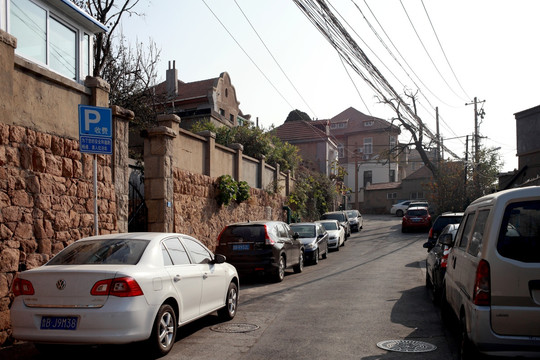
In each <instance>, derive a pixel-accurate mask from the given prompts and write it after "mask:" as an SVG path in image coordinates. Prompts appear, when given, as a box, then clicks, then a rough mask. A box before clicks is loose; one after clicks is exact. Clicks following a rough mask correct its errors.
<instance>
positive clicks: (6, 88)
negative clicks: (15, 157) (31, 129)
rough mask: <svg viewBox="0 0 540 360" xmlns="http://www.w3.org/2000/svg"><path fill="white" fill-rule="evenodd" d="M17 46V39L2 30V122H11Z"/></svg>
mask: <svg viewBox="0 0 540 360" xmlns="http://www.w3.org/2000/svg"><path fill="white" fill-rule="evenodd" d="M15 48H17V39H16V38H15V37H13V36H12V35H10V34H8V33H7V32H5V31H2V30H0V84H2V91H0V122H3V123H9V122H10V120H11V116H12V103H13V69H14V63H15ZM0 143H1V141H0Z"/></svg>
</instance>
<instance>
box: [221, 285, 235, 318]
mask: <svg viewBox="0 0 540 360" xmlns="http://www.w3.org/2000/svg"><path fill="white" fill-rule="evenodd" d="M237 308H238V286H236V284H235V283H233V282H231V283H230V284H229V288H228V289H227V295H226V297H225V306H224V307H222V308H221V309H219V310H218V316H219V318H220V319H221V321H229V320H232V319H234V316H235V315H236V310H237Z"/></svg>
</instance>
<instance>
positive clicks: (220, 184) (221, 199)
mask: <svg viewBox="0 0 540 360" xmlns="http://www.w3.org/2000/svg"><path fill="white" fill-rule="evenodd" d="M249 189H250V187H249V185H248V183H247V182H245V181H240V182H238V181H235V180H234V179H233V178H232V176H230V175H222V176H220V177H219V178H218V181H217V190H218V193H217V195H216V200H217V202H218V204H219V205H220V206H221V205H229V204H230V203H231V201H236V202H238V203H241V202H243V201H246V200H248V199H249V196H250V195H249Z"/></svg>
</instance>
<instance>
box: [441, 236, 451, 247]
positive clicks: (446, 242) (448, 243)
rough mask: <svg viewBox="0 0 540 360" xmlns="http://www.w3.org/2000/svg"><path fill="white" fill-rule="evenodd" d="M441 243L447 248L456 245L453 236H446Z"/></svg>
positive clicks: (442, 237)
mask: <svg viewBox="0 0 540 360" xmlns="http://www.w3.org/2000/svg"><path fill="white" fill-rule="evenodd" d="M439 243H441V244H442V245H446V246H453V245H454V239H453V238H452V234H444V235H443V236H441V238H440V239H439Z"/></svg>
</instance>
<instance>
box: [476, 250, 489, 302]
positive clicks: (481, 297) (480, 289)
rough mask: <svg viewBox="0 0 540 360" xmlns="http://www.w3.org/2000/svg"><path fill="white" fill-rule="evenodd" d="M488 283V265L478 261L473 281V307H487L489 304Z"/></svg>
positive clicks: (485, 262)
mask: <svg viewBox="0 0 540 360" xmlns="http://www.w3.org/2000/svg"><path fill="white" fill-rule="evenodd" d="M490 282H491V280H490V275H489V263H488V262H487V261H485V260H480V262H479V263H478V268H477V269H476V279H475V281H474V293H473V303H474V304H475V305H483V306H489V305H490V304H491V284H490Z"/></svg>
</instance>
